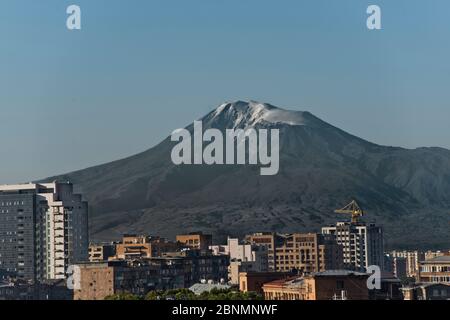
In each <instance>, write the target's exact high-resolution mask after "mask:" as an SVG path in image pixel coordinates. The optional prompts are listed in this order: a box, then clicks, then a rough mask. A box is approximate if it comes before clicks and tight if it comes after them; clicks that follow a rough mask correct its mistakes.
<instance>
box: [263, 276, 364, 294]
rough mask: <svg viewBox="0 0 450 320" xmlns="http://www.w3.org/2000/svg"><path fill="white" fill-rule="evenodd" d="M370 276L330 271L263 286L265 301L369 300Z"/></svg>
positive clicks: (276, 281)
mask: <svg viewBox="0 0 450 320" xmlns="http://www.w3.org/2000/svg"><path fill="white" fill-rule="evenodd" d="M368 277H369V275H368V274H366V273H359V272H353V271H347V270H328V271H324V272H318V273H312V274H310V275H305V276H302V277H295V278H290V279H284V280H275V281H272V282H268V283H265V284H264V285H263V291H264V298H265V300H368V299H369V289H368V288H367V279H368Z"/></svg>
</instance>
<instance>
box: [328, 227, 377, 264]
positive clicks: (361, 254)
mask: <svg viewBox="0 0 450 320" xmlns="http://www.w3.org/2000/svg"><path fill="white" fill-rule="evenodd" d="M322 234H329V235H334V236H336V241H337V243H338V244H339V245H340V246H342V250H343V261H344V267H345V268H346V269H350V270H357V271H365V270H366V269H367V268H368V267H369V266H373V265H376V266H379V267H380V269H381V270H383V269H384V250H383V248H384V240H383V230H382V228H381V227H379V226H376V225H375V224H369V225H366V224H365V223H362V222H357V223H352V222H338V223H337V224H336V225H334V226H329V227H323V228H322Z"/></svg>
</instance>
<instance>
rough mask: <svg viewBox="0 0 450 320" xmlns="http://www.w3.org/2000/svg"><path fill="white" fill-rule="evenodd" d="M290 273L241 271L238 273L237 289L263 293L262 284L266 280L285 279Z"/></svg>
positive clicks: (290, 275)
mask: <svg viewBox="0 0 450 320" xmlns="http://www.w3.org/2000/svg"><path fill="white" fill-rule="evenodd" d="M292 276H293V274H292V273H286V272H241V273H240V274H239V290H240V291H242V292H257V293H263V289H262V287H263V285H264V284H265V283H267V282H270V281H274V280H280V279H287V278H289V277H292Z"/></svg>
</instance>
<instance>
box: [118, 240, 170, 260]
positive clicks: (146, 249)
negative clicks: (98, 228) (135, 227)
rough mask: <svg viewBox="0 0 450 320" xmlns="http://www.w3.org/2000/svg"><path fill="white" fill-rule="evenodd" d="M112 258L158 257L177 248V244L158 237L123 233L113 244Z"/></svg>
mask: <svg viewBox="0 0 450 320" xmlns="http://www.w3.org/2000/svg"><path fill="white" fill-rule="evenodd" d="M115 247H116V248H115V251H116V254H115V256H114V257H113V259H122V260H132V259H142V258H153V257H160V256H161V255H162V254H163V253H165V252H171V251H172V252H173V251H176V250H178V249H179V245H178V244H177V243H174V242H170V241H167V240H166V239H164V238H160V237H151V236H137V235H125V236H124V237H123V239H122V241H121V242H120V243H117V244H116V246H115Z"/></svg>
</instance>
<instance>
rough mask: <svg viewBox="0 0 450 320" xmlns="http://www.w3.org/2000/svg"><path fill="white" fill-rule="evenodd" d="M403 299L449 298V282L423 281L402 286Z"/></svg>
mask: <svg viewBox="0 0 450 320" xmlns="http://www.w3.org/2000/svg"><path fill="white" fill-rule="evenodd" d="M402 291H403V296H404V299H405V300H450V284H448V283H423V284H417V285H414V286H408V287H404V288H402Z"/></svg>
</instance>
